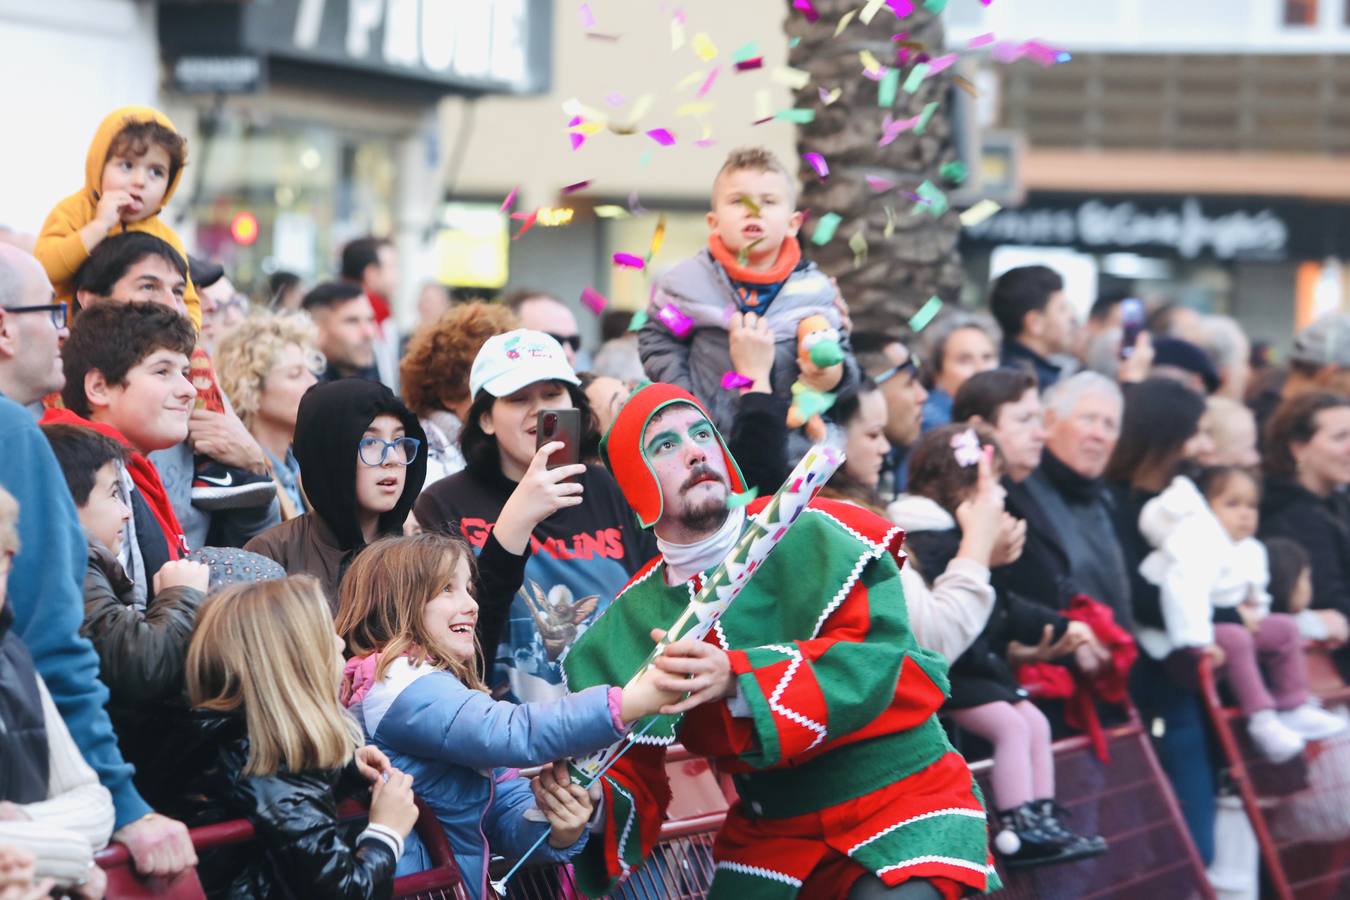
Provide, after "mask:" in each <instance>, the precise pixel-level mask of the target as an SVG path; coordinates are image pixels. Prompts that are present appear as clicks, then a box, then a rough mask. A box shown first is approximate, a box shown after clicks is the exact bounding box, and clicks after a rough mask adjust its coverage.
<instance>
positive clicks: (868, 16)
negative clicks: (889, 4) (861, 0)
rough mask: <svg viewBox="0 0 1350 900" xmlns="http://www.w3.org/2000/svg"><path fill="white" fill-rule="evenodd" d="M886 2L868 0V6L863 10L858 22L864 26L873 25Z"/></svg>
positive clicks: (884, 0)
mask: <svg viewBox="0 0 1350 900" xmlns="http://www.w3.org/2000/svg"><path fill="white" fill-rule="evenodd" d="M885 2H886V0H867V5H866V6H864V7H863V8H862V12H860V13H858V21H859V22H862V23H863V24H864V25H871V24H872V19H873V17H875V16H876V14H877V11H878V10H880V9H881V7H882V4H884V3H885Z"/></svg>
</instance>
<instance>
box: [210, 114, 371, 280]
mask: <svg viewBox="0 0 1350 900" xmlns="http://www.w3.org/2000/svg"><path fill="white" fill-rule="evenodd" d="M394 160H395V153H394V145H393V142H392V141H391V140H389V139H386V138H383V137H376V136H371V135H360V134H353V133H344V132H341V131H338V130H337V129H334V128H332V127H330V126H324V125H317V124H307V123H301V122H273V123H269V124H268V125H266V126H258V125H254V124H252V123H250V122H248V121H245V120H242V119H228V120H225V121H223V122H221V123H219V125H218V127H217V129H216V131H215V132H214V134H212V135H210V136H209V137H202V138H200V139H199V140H198V141H197V143H196V145H195V146H194V147H193V148H192V157H191V164H192V165H194V166H200V167H201V168H200V170H199V172H198V173H197V174H198V177H199V178H200V183H199V184H198V186H197V188H196V191H197V193H196V196H195V197H193V198H190V199H191V203H192V207H193V209H192V212H193V215H194V217H195V219H196V226H197V235H196V245H197V247H198V248H199V250H200V251H201V252H202V253H203V254H204V255H206V256H209V257H211V258H213V259H218V260H219V261H220V262H221V263H222V264H224V266H225V270H226V271H227V272H229V273H230V275H231V277H232V278H233V279H234V281H235V284H236V285H237V286H238V287H239V288H240V289H241V290H249V289H251V288H253V287H255V286H256V285H259V284H260V283H261V282H262V281H263V280H264V279H265V278H266V277H267V275H269V274H270V273H272V272H274V271H276V270H278V269H285V270H289V271H292V272H296V273H297V274H299V275H301V276H302V277H304V278H306V279H315V278H321V277H326V276H329V275H332V274H333V273H334V272H335V271H336V268H337V255H338V252H339V250H340V249H341V246H342V244H343V243H345V242H346V241H348V240H350V239H352V238H353V237H357V236H360V235H362V234H367V233H371V234H389V233H391V231H392V228H393V223H394V214H393V204H394V198H395V187H396V177H395V176H396V166H395V162H394ZM247 214H251V215H252V216H253V217H254V218H256V220H257V228H256V231H254V232H252V233H251V234H250V232H249V230H248V229H244V230H242V233H241V230H240V229H238V228H235V229H233V233H232V229H231V225H232V224H233V223H236V221H237V220H238V219H239V217H240V216H241V215H247ZM250 237H251V238H252V239H251V240H249V238H250Z"/></svg>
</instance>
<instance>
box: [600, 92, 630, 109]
mask: <svg viewBox="0 0 1350 900" xmlns="http://www.w3.org/2000/svg"><path fill="white" fill-rule="evenodd" d="M605 102H606V103H608V104H609V105H610V106H613V107H619V106H623V105H624V104H625V103H627V102H628V98H627V97H625V96H624V95H623V94H621V93H619V92H618V91H610V92H609V93H608V94H606V95H605Z"/></svg>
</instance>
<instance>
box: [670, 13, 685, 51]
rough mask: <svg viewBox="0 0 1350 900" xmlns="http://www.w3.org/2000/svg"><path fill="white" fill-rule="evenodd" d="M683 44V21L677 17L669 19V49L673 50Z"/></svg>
mask: <svg viewBox="0 0 1350 900" xmlns="http://www.w3.org/2000/svg"><path fill="white" fill-rule="evenodd" d="M683 46H684V23H683V22H681V21H680V20H679V19H671V20H670V50H671V52H672V53H673V52H674V51H676V50H678V49H680V48H681V47H683Z"/></svg>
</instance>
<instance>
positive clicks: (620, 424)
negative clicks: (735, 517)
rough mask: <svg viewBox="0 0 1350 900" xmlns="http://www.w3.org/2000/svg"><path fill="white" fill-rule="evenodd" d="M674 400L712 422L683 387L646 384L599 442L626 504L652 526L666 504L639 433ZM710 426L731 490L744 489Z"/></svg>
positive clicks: (737, 469)
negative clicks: (687, 405)
mask: <svg viewBox="0 0 1350 900" xmlns="http://www.w3.org/2000/svg"><path fill="white" fill-rule="evenodd" d="M676 403H688V404H689V405H690V406H692V407H694V408H695V409H697V410H698V411H699V412H701V413H703V416H704V418H706V419H707V420H708V424H709V425H712V416H710V415H708V411H707V410H706V409H704V408H703V404H702V403H699V402H698V400H697V399H696V398H695V397H694V395H693V394H691V393H689V392H688V391H686V390H685V389H684V388H680V387H676V386H675V385H673V384H649V385H647V386H646V387H642V388H639V389H638V390H637V391H635V392H634V393H633V395H632V396H631V397H629V398H628V402H627V403H625V404H624V405H623V408H622V409H621V410H619V414H618V415H617V416H616V417H615V418H614V424H613V425H611V426H610V427H609V431H607V432H606V433H605V438H604V440H602V441H601V442H600V458H601V459H603V460H604V461H605V465H606V466H608V467H609V471H610V472H611V473H612V474H613V475H614V480H615V481H617V482H618V483H619V489H620V490H622V491H623V496H624V498H625V499H626V500H627V501H628V505H629V506H631V507H633V511H634V512H636V513H637V518H638V524H639V525H641V526H642V527H643V528H651V527H652V526H653V525H655V524H656V523H657V521H658V520H660V518H661V513H662V511H663V509H664V506H665V504H664V501H663V500H662V498H661V485H660V483H659V482H658V481H657V480H656V472H654V471H653V470H652V464H651V463H649V462H648V461H647V455H646V453H645V452H644V451H643V449H642V434H643V432H645V431H646V430H647V423H648V422H650V421H651V420H652V417H653V416H655V415H656V414H657V413H659V412H660V411H661V410H663V409H665V408H666V407H668V406H673V405H674V404H676ZM712 429H713V434H714V435H716V436H717V446H718V447H720V448H722V457H723V458H724V459H725V460H726V463H727V474H728V475H729V476H730V477H731V491H732V493H736V494H740V493H744V492H745V478H744V477H743V476H742V475H741V469H740V466H738V465H736V460H735V459H733V458H732V456H731V451H729V450H727V442H726V441H724V440H723V439H722V435H721V433H720V432H719V431H718V430H717V426H716V425H712Z"/></svg>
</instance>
